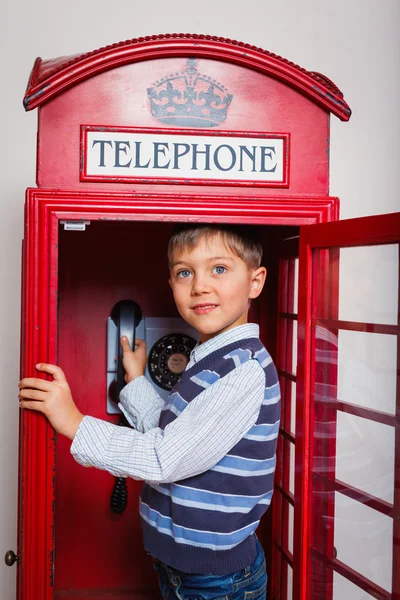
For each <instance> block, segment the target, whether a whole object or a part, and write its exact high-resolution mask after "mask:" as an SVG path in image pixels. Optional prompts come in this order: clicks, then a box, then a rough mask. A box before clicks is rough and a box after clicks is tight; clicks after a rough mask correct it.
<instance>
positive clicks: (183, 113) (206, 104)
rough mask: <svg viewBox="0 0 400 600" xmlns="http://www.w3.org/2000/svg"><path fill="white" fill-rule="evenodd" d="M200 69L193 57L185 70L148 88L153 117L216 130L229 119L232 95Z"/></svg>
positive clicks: (177, 123)
mask: <svg viewBox="0 0 400 600" xmlns="http://www.w3.org/2000/svg"><path fill="white" fill-rule="evenodd" d="M227 91H228V90H227V89H226V87H224V86H223V85H222V84H221V83H218V82H217V81H216V80H215V79H212V77H209V76H208V75H202V74H201V73H199V72H198V70H197V63H196V59H194V58H189V59H188V61H187V67H186V69H185V71H181V72H179V73H171V74H170V75H169V76H166V77H163V78H162V79H161V80H160V81H156V82H155V83H154V84H153V86H152V87H150V88H148V89H147V94H148V97H149V100H150V106H151V114H152V115H153V117H155V118H156V119H157V121H160V123H166V124H168V125H179V126H183V127H190V126H192V127H215V126H216V125H219V124H220V123H223V122H224V121H225V119H226V117H227V112H228V108H229V105H230V103H231V101H232V98H233V96H232V94H228V93H227Z"/></svg>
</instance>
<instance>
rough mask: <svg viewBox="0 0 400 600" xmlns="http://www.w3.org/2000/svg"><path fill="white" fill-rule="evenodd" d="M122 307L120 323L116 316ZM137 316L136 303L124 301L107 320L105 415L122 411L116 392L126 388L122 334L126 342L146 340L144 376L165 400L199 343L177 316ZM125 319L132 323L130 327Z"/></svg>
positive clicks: (119, 303) (116, 306) (118, 316)
mask: <svg viewBox="0 0 400 600" xmlns="http://www.w3.org/2000/svg"><path fill="white" fill-rule="evenodd" d="M121 308H122V309H123V314H122V320H121V315H120V314H119V312H120V309H121ZM140 317H141V310H140V307H139V306H138V304H136V302H133V301H132V300H123V301H121V302H117V304H116V305H115V306H114V307H113V309H112V311H111V317H109V318H108V320H107V413H108V414H119V413H120V412H121V411H120V410H119V408H118V406H117V404H118V397H119V392H120V391H121V389H122V388H123V387H124V385H125V379H124V375H125V373H124V368H123V365H122V349H121V344H120V339H121V335H127V337H128V339H129V336H130V335H131V336H132V337H137V338H139V339H142V340H145V342H146V345H147V351H148V361H147V367H146V372H145V376H146V378H147V379H148V381H150V383H152V384H153V385H154V386H155V388H156V390H157V392H158V394H159V395H160V396H161V397H162V398H164V399H166V398H167V397H168V395H169V392H170V391H171V389H172V388H173V387H174V385H175V384H176V383H177V382H178V381H179V379H180V376H181V374H182V373H183V371H184V370H185V367H186V365H187V363H188V361H189V358H190V353H191V351H192V350H193V348H194V346H195V345H196V342H197V340H198V333H197V331H196V330H195V329H193V327H191V326H190V325H189V324H188V323H186V322H185V321H184V320H183V319H181V318H180V317H143V318H142V319H141V318H140ZM126 320H127V321H129V320H131V322H132V323H131V325H129V322H128V323H126ZM121 323H122V328H121ZM133 323H136V325H135V326H134V325H133ZM125 331H127V332H128V333H125ZM132 331H133V333H132ZM130 332H131V333H130ZM118 382H122V383H121V384H119V383H118Z"/></svg>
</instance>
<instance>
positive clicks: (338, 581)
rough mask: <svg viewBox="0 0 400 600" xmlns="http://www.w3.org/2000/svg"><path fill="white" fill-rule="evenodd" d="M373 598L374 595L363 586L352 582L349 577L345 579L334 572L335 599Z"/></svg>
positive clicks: (365, 599)
mask: <svg viewBox="0 0 400 600" xmlns="http://www.w3.org/2000/svg"><path fill="white" fill-rule="evenodd" d="M345 598H348V599H349V600H350V598H351V600H369V599H370V598H371V600H372V599H373V596H370V595H369V594H367V592H364V590H362V589H361V588H359V587H357V586H356V585H354V583H351V582H350V581H349V580H348V579H345V578H344V577H342V576H341V575H339V574H338V573H334V574H333V600H345Z"/></svg>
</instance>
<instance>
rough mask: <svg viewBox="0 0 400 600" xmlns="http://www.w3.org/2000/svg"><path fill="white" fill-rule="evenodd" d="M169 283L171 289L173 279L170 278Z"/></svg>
mask: <svg viewBox="0 0 400 600" xmlns="http://www.w3.org/2000/svg"><path fill="white" fill-rule="evenodd" d="M168 283H169V287H171V288H172V281H171V277H168Z"/></svg>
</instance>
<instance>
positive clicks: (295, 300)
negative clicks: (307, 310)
mask: <svg viewBox="0 0 400 600" xmlns="http://www.w3.org/2000/svg"><path fill="white" fill-rule="evenodd" d="M298 282H299V259H298V258H295V259H294V298H293V312H294V313H296V314H297V311H298V299H299V293H298V292H299V290H298V287H299V285H298Z"/></svg>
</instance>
